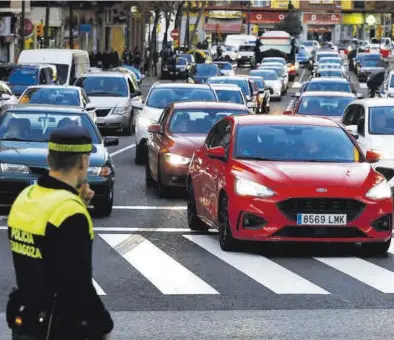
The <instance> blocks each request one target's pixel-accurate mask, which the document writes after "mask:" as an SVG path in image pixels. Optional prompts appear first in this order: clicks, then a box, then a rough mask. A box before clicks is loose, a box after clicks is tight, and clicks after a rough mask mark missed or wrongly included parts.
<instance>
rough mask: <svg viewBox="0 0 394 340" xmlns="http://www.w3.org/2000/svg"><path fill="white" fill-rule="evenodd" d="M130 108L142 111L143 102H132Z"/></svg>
mask: <svg viewBox="0 0 394 340" xmlns="http://www.w3.org/2000/svg"><path fill="white" fill-rule="evenodd" d="M131 106H132V107H133V109H135V110H142V109H143V108H144V105H143V102H141V101H134V102H132V104H131Z"/></svg>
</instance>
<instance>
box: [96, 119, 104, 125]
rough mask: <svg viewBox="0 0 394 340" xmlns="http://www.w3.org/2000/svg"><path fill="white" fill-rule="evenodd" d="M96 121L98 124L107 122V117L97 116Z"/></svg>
mask: <svg viewBox="0 0 394 340" xmlns="http://www.w3.org/2000/svg"><path fill="white" fill-rule="evenodd" d="M96 123H97V124H105V119H104V118H97V120H96Z"/></svg>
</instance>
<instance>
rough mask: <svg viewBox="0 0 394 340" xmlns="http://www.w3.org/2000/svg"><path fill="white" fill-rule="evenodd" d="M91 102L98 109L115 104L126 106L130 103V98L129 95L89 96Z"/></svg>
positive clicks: (107, 107)
mask: <svg viewBox="0 0 394 340" xmlns="http://www.w3.org/2000/svg"><path fill="white" fill-rule="evenodd" d="M89 99H90V101H91V103H92V104H93V105H94V106H95V107H96V108H97V109H109V108H111V109H112V108H113V107H114V106H118V107H126V106H127V105H128V102H129V99H128V98H127V97H95V96H89Z"/></svg>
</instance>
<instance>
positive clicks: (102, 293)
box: [93, 279, 107, 295]
mask: <svg viewBox="0 0 394 340" xmlns="http://www.w3.org/2000/svg"><path fill="white" fill-rule="evenodd" d="M93 286H94V288H95V289H96V292H97V294H98V295H107V294H105V292H104V290H103V289H102V288H101V287H100V286H99V284H98V283H97V282H96V281H95V280H94V279H93Z"/></svg>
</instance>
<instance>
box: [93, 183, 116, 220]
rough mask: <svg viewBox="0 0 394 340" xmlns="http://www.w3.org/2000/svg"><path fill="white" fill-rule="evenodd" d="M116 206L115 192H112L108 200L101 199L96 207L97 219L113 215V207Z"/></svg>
mask: <svg viewBox="0 0 394 340" xmlns="http://www.w3.org/2000/svg"><path fill="white" fill-rule="evenodd" d="M113 205H114V191H113V189H111V190H110V192H109V193H108V196H107V197H106V198H103V199H100V200H99V201H97V203H96V204H95V205H94V214H95V215H96V216H97V217H108V216H109V215H111V213H112V207H113Z"/></svg>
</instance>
